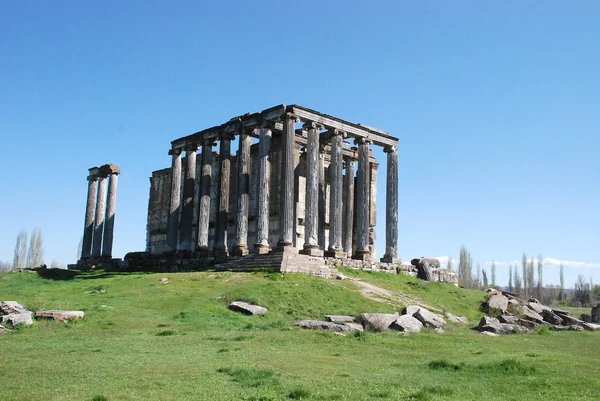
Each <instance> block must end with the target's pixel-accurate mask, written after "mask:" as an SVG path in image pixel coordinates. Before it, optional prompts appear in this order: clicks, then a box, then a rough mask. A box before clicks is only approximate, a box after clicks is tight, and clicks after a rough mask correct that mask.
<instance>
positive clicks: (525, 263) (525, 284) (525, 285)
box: [521, 252, 529, 298]
mask: <svg viewBox="0 0 600 401" xmlns="http://www.w3.org/2000/svg"><path fill="white" fill-rule="evenodd" d="M521 267H522V269H523V295H524V296H525V298H527V297H528V296H529V292H528V291H527V277H528V276H527V255H525V252H523V257H522V258H521Z"/></svg>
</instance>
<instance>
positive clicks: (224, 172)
mask: <svg viewBox="0 0 600 401" xmlns="http://www.w3.org/2000/svg"><path fill="white" fill-rule="evenodd" d="M219 164H220V168H219V192H218V194H219V195H218V196H219V197H218V205H217V230H216V244H215V249H214V253H215V257H220V256H228V255H229V250H228V249H227V221H228V219H229V181H230V178H231V137H228V136H224V137H222V138H221V149H220V152H219Z"/></svg>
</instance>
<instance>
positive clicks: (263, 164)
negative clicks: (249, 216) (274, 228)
mask: <svg viewBox="0 0 600 401" xmlns="http://www.w3.org/2000/svg"><path fill="white" fill-rule="evenodd" d="M270 151H271V130H270V129H269V128H260V129H259V143H258V217H257V230H256V243H255V244H254V249H256V251H257V252H258V253H268V252H269V250H270V248H269V191H270V179H271V162H270V161H269V152H270Z"/></svg>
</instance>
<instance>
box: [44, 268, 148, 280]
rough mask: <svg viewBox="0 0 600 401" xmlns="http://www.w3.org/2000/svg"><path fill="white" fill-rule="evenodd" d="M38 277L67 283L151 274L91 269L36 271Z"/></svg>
mask: <svg viewBox="0 0 600 401" xmlns="http://www.w3.org/2000/svg"><path fill="white" fill-rule="evenodd" d="M36 272H37V274H38V276H40V277H41V278H43V279H46V280H58V281H67V280H74V279H83V280H95V279H102V278H110V277H115V276H131V275H142V274H152V273H153V272H142V271H136V272H118V271H110V270H104V269H93V270H65V269H38V270H36Z"/></svg>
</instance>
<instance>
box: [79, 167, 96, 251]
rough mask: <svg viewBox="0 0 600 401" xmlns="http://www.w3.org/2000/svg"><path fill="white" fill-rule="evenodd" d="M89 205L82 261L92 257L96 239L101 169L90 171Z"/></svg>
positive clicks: (86, 208)
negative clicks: (95, 225)
mask: <svg viewBox="0 0 600 401" xmlns="http://www.w3.org/2000/svg"><path fill="white" fill-rule="evenodd" d="M89 172H90V174H89V175H88V177H87V180H88V193H87V203H86V207H85V224H84V228H83V240H82V246H81V259H87V258H89V257H90V256H91V255H92V240H93V238H94V213H95V209H96V197H97V196H98V174H99V173H100V168H98V167H92V168H90V169H89Z"/></svg>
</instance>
